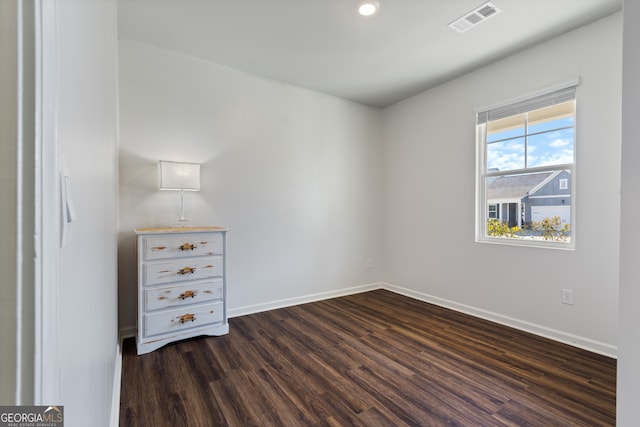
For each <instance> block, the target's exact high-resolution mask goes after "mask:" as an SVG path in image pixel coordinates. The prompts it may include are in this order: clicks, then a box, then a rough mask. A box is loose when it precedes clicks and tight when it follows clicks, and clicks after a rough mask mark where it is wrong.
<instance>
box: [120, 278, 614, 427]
mask: <svg viewBox="0 0 640 427" xmlns="http://www.w3.org/2000/svg"><path fill="white" fill-rule="evenodd" d="M230 329H231V331H230V333H229V335H227V336H224V337H206V338H205V337H203V338H195V339H191V340H188V341H182V342H179V343H174V344H170V345H167V346H165V347H163V348H161V349H159V350H157V351H155V352H152V353H150V354H147V355H143V356H136V354H135V342H134V340H133V339H127V340H125V343H124V350H123V351H124V357H123V369H122V391H121V403H120V425H121V426H123V427H126V426H144V427H147V426H172V427H176V426H177V427H181V426H189V427H195V426H207V427H210V426H313V425H322V426H325V425H326V426H338V425H342V426H366V427H372V426H405V425H408V426H439V425H459V426H613V425H615V403H616V395H615V390H616V389H615V380H616V362H615V360H614V359H610V358H607V357H605V356H601V355H597V354H594V353H590V352H587V351H583V350H580V349H576V348H573V347H571V346H567V345H563V344H559V343H556V342H553V341H550V340H547V339H544V338H541V337H537V336H535V335H530V334H527V333H524V332H521V331H517V330H514V329H510V328H507V327H504V326H500V325H497V324H494V323H491V322H488V321H484V320H481V319H477V318H475V317H471V316H467V315H464V314H460V313H457V312H454V311H451V310H446V309H443V308H440V307H437V306H434V305H430V304H427V303H423V302H420V301H416V300H413V299H410V298H407V297H403V296H401V295H397V294H394V293H392V292H388V291H383V290H378V291H372V292H367V293H363V294H358V295H351V296H347V297H342V298H336V299H331V300H326V301H320V302H315V303H311V304H304V305H299V306H295V307H289V308H283V309H279V310H273V311H269V312H264V313H258V314H252V315H248V316H242V317H236V318H232V319H231V320H230Z"/></svg>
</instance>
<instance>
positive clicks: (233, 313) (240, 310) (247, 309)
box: [227, 282, 383, 318]
mask: <svg viewBox="0 0 640 427" xmlns="http://www.w3.org/2000/svg"><path fill="white" fill-rule="evenodd" d="M382 285H383V283H378V282H376V283H369V284H367V285H360V286H352V287H350V288H344V289H338V290H336V291H328V292H320V293H317V294H309V295H304V296H300V297H295V298H286V299H281V300H276V301H269V302H265V303H260V304H253V305H246V306H243V307H237V308H233V309H231V310H229V311H228V312H227V317H229V318H232V317H238V316H244V315H247V314H253V313H260V312H263V311H268V310H275V309H277V308H283V307H290V306H293V305H299V304H306V303H309V302H314V301H321V300H324V299H329V298H336V297H342V296H345V295H353V294H359V293H361V292H367V291H372V290H374V289H380V288H382Z"/></svg>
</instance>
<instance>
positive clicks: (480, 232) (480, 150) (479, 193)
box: [474, 78, 580, 250]
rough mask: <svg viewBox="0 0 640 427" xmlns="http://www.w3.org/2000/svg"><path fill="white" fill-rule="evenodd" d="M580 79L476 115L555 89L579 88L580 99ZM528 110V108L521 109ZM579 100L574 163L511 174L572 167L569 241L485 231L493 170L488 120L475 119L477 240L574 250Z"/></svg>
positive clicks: (504, 103) (516, 172) (480, 109)
mask: <svg viewBox="0 0 640 427" xmlns="http://www.w3.org/2000/svg"><path fill="white" fill-rule="evenodd" d="M579 83H580V80H579V79H577V78H576V79H573V80H570V81H567V82H564V83H562V84H559V85H555V86H551V87H547V88H545V89H542V90H540V91H536V92H534V93H530V94H529V95H525V96H522V97H518V98H515V99H512V100H509V101H505V102H501V103H499V104H494V105H490V106H487V107H482V108H476V109H475V111H474V113H475V114H474V115H475V116H476V118H477V117H478V114H481V113H483V112H487V111H491V110H496V109H499V108H506V107H509V106H512V105H515V104H518V103H523V102H525V101H528V100H531V99H533V98H537V97H541V96H544V95H547V94H551V93H554V92H558V91H562V90H564V89H569V88H572V87H573V88H576V96H575V99H576V101H577V86H578V85H579ZM527 111H533V109H529V110H527ZM522 112H525V111H522ZM576 123H577V102H576V109H575V110H574V132H573V135H574V144H573V163H571V164H562V165H553V166H542V167H535V168H527V169H521V170H512V171H509V174H518V173H522V172H524V171H526V172H536V171H538V172H540V171H552V170H569V171H570V173H571V180H570V182H571V183H570V187H571V189H570V194H571V240H570V241H569V242H563V241H550V240H527V239H517V238H505V237H492V236H488V235H487V234H486V230H487V221H488V219H489V212H488V208H487V206H488V202H487V199H486V179H487V176H490V175H491V174H492V173H491V172H490V171H488V170H487V167H486V166H487V163H486V153H487V150H486V148H487V144H486V136H487V135H486V129H487V126H486V123H485V124H484V125H482V124H477V121H476V227H475V228H476V230H475V231H476V242H479V243H490V244H501V245H511V246H526V247H540V248H552V249H561V250H575V247H576V229H577V227H576V206H577V203H576V182H577V180H576V158H577V157H576V151H577V143H576V141H577V127H576Z"/></svg>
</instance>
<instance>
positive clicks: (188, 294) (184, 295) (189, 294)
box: [178, 291, 198, 299]
mask: <svg viewBox="0 0 640 427" xmlns="http://www.w3.org/2000/svg"><path fill="white" fill-rule="evenodd" d="M197 294H198V293H197V292H196V291H184V292H183V293H181V294H180V296H179V297H178V298H180V299H185V298H194V297H195V296H196V295H197Z"/></svg>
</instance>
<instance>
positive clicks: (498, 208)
mask: <svg viewBox="0 0 640 427" xmlns="http://www.w3.org/2000/svg"><path fill="white" fill-rule="evenodd" d="M487 200H488V205H489V207H488V209H489V212H488V218H494V219H498V220H500V221H501V222H506V223H507V224H508V225H509V227H515V226H518V227H522V226H523V225H526V224H529V223H531V222H533V221H541V220H542V219H544V218H551V217H555V216H559V217H560V220H561V221H562V224H570V223H571V174H570V173H569V171H566V170H559V171H553V172H539V173H531V174H524V175H511V176H501V177H498V178H496V179H494V180H493V181H491V182H490V183H489V185H488V186H487Z"/></svg>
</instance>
